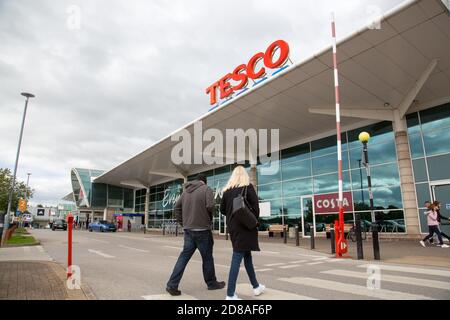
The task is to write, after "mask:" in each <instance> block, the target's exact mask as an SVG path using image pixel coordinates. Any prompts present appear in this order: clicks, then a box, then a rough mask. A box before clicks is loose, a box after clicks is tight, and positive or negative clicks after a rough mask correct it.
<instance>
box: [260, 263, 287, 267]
mask: <svg viewBox="0 0 450 320" xmlns="http://www.w3.org/2000/svg"><path fill="white" fill-rule="evenodd" d="M285 264H286V263H269V264H265V265H264V266H265V267H276V266H284V265H285Z"/></svg>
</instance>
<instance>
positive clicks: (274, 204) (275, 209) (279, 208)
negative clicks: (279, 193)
mask: <svg viewBox="0 0 450 320" xmlns="http://www.w3.org/2000/svg"><path fill="white" fill-rule="evenodd" d="M282 212H283V201H281V199H272V200H270V214H271V215H272V216H279V215H281V214H282Z"/></svg>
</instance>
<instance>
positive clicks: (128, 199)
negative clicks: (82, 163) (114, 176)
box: [71, 168, 134, 210]
mask: <svg viewBox="0 0 450 320" xmlns="http://www.w3.org/2000/svg"><path fill="white" fill-rule="evenodd" d="M103 172H104V171H101V170H93V169H78V168H77V169H72V171H71V179H72V190H73V194H74V197H75V202H76V206H77V207H78V208H95V209H104V208H106V207H109V208H118V209H120V210H125V209H128V210H133V208H134V190H133V189H129V188H122V187H116V186H112V185H107V184H104V183H93V182H92V181H93V179H94V178H96V177H98V176H100V175H102V174H103Z"/></svg>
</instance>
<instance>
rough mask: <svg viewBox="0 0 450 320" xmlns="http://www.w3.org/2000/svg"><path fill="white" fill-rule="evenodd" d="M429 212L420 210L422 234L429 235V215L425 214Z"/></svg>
mask: <svg viewBox="0 0 450 320" xmlns="http://www.w3.org/2000/svg"><path fill="white" fill-rule="evenodd" d="M426 211H427V210H425V209H420V210H419V220H420V231H421V232H422V233H427V234H428V222H427V215H426V214H425V212H426Z"/></svg>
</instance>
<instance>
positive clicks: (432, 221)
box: [420, 203, 448, 248]
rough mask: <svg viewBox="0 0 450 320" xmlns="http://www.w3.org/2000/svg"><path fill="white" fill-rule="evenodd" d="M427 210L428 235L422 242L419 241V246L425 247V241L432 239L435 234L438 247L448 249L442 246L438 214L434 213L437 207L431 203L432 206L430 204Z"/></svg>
mask: <svg viewBox="0 0 450 320" xmlns="http://www.w3.org/2000/svg"><path fill="white" fill-rule="evenodd" d="M428 209H429V210H428V211H427V212H426V215H427V222H428V230H429V235H427V236H426V237H425V238H424V239H423V240H422V241H420V244H421V245H422V246H423V247H425V241H427V240H428V239H431V238H433V235H434V234H435V233H436V235H437V237H438V240H439V244H438V246H439V247H442V248H448V245H446V244H444V242H443V241H442V236H441V232H440V231H439V222H438V214H437V211H436V210H437V209H438V206H436V205H435V204H434V203H433V204H430V206H429V207H428Z"/></svg>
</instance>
